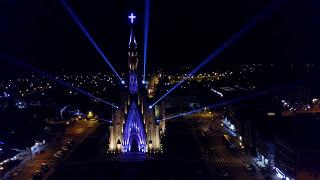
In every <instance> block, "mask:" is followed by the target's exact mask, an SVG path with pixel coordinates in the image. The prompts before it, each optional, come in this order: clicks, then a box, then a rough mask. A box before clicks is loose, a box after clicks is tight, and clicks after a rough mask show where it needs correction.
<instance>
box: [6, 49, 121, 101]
mask: <svg viewBox="0 0 320 180" xmlns="http://www.w3.org/2000/svg"><path fill="white" fill-rule="evenodd" d="M1 57H3V58H2V59H1V60H4V61H8V62H9V63H14V64H16V65H19V66H21V67H23V68H26V69H28V70H30V71H32V72H33V73H36V74H38V75H39V76H42V77H44V78H47V79H49V80H51V81H53V82H56V83H57V84H60V85H62V86H64V87H66V88H69V89H71V90H73V91H76V92H78V93H80V94H83V95H85V96H87V97H90V98H92V99H96V100H98V101H99V102H102V103H104V104H107V105H109V106H112V107H117V106H116V105H114V104H113V103H111V102H108V101H106V100H103V99H101V98H99V97H96V96H94V95H92V94H90V93H88V92H86V91H84V90H82V89H80V88H76V87H74V86H72V85H71V84H70V83H67V82H64V81H62V80H59V79H58V78H55V77H54V76H52V75H50V74H49V73H46V72H44V71H41V70H39V69H37V68H35V67H33V66H31V65H30V64H26V63H24V62H23V61H20V60H17V59H14V58H12V57H9V56H7V55H5V54H1Z"/></svg>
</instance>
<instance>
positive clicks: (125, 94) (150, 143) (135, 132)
mask: <svg viewBox="0 0 320 180" xmlns="http://www.w3.org/2000/svg"><path fill="white" fill-rule="evenodd" d="M135 18H136V16H134V14H133V13H131V14H130V16H129V19H130V22H131V23H130V26H131V27H130V28H131V30H130V37H129V44H128V75H127V77H128V79H127V82H126V84H125V86H124V87H123V88H122V89H121V101H122V103H121V107H119V108H118V109H117V110H116V111H115V113H114V114H113V117H112V126H110V127H109V130H110V136H109V151H111V152H122V153H127V152H143V153H146V152H160V151H161V150H162V146H161V144H160V129H159V124H158V123H157V122H156V120H155V113H154V111H153V110H152V109H149V108H148V106H147V103H146V101H147V93H146V92H147V91H146V86H145V84H144V83H142V78H140V77H141V75H139V73H138V63H139V58H138V49H137V47H138V44H137V42H136V38H135V34H134V19H135ZM163 129H164V128H163Z"/></svg>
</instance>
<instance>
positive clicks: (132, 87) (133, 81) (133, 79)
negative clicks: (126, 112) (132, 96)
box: [129, 73, 138, 93]
mask: <svg viewBox="0 0 320 180" xmlns="http://www.w3.org/2000/svg"><path fill="white" fill-rule="evenodd" d="M129 91H130V93H137V92H138V80H137V75H136V74H135V73H130V84H129Z"/></svg>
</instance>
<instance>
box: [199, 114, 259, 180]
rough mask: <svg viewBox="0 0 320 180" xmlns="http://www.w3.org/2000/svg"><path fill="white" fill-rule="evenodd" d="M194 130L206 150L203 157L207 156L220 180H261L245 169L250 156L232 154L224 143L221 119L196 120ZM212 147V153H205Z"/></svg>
mask: <svg viewBox="0 0 320 180" xmlns="http://www.w3.org/2000/svg"><path fill="white" fill-rule="evenodd" d="M193 128H194V129H195V131H197V136H198V138H199V141H200V142H201V146H202V147H203V149H204V150H203V156H205V158H206V160H207V162H208V164H209V165H211V166H212V169H213V170H214V171H215V174H216V175H217V176H218V177H219V179H223V178H225V179H231V180H250V179H259V178H258V177H257V176H256V175H255V174H254V173H250V172H248V171H247V170H246V169H245V165H246V164H247V163H248V162H250V159H249V156H248V155H246V154H242V153H232V152H230V150H229V149H228V148H227V146H226V145H225V143H224V142H223V135H224V133H223V130H222V128H221V126H220V121H219V119H214V118H213V119H202V120H195V121H194V122H193ZM209 129H210V130H209ZM204 130H206V133H204ZM210 147H213V148H214V150H213V151H212V153H205V151H206V150H207V149H208V148H210ZM225 172H227V173H228V176H227V177H223V176H222V174H224V173H225Z"/></svg>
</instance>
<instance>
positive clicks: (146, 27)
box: [142, 0, 150, 84]
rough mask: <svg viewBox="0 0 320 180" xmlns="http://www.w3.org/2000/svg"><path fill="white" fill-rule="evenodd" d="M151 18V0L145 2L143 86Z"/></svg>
mask: <svg viewBox="0 0 320 180" xmlns="http://www.w3.org/2000/svg"><path fill="white" fill-rule="evenodd" d="M149 17H150V0H145V15H144V45H143V81H142V82H144V83H143V84H145V82H146V71H147V70H146V68H147V51H148V35H149Z"/></svg>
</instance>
